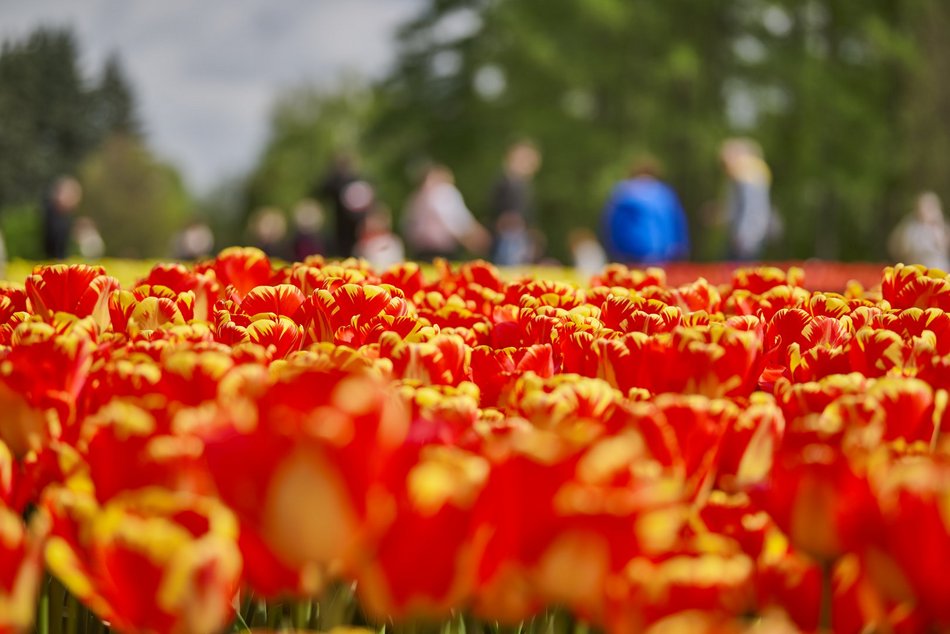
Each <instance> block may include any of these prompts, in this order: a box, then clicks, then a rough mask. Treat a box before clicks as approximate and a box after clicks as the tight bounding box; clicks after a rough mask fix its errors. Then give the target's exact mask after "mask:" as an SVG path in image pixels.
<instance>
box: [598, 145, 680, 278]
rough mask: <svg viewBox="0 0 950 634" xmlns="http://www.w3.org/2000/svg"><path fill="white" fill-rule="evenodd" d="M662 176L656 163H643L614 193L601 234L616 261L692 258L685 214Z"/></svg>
mask: <svg viewBox="0 0 950 634" xmlns="http://www.w3.org/2000/svg"><path fill="white" fill-rule="evenodd" d="M659 172H660V170H659V167H658V166H657V164H656V163H655V162H653V161H650V160H641V161H639V162H637V164H636V165H635V166H634V168H633V170H631V175H630V178H628V179H626V180H624V181H621V182H620V183H618V184H617V185H616V186H615V187H614V189H613V191H612V192H611V194H610V198H609V200H608V201H607V205H606V206H605V207H604V211H603V216H602V225H601V230H602V233H603V239H604V245H605V246H606V248H607V253H608V254H609V256H610V258H611V259H612V260H613V261H616V262H629V263H638V264H662V263H664V262H670V261H673V260H683V259H686V258H687V257H688V256H689V230H688V228H687V224H686V214H685V213H684V212H683V206H682V205H681V204H680V201H679V197H677V195H676V192H675V191H673V188H672V187H670V186H669V185H667V184H666V183H664V182H663V181H662V180H660V177H659Z"/></svg>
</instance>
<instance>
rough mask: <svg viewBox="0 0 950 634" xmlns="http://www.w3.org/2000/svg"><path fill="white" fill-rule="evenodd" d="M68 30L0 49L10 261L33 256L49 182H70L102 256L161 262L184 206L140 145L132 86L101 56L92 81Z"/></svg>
mask: <svg viewBox="0 0 950 634" xmlns="http://www.w3.org/2000/svg"><path fill="white" fill-rule="evenodd" d="M78 58H79V50H78V47H77V45H76V41H75V37H74V36H73V34H72V32H71V31H70V30H68V29H49V28H40V29H38V30H36V31H34V32H33V33H32V34H30V35H29V36H27V37H26V38H24V39H22V40H20V41H13V42H9V43H7V44H5V45H4V46H3V49H2V51H0V122H2V125H0V210H2V213H0V224H2V227H3V229H4V233H5V235H6V238H7V241H8V244H9V251H10V254H11V256H13V257H24V258H40V257H42V255H43V253H42V251H41V246H40V245H41V239H40V236H41V233H42V227H41V222H42V220H41V214H40V210H39V209H38V206H39V204H40V201H41V199H42V198H43V196H44V194H45V192H46V191H47V189H48V187H49V186H50V185H51V183H52V182H53V181H54V180H55V179H56V178H57V177H59V176H61V175H64V174H77V173H78V174H80V175H81V179H80V180H81V181H82V183H83V186H84V188H85V189H86V192H85V202H84V204H83V213H85V214H86V215H89V216H91V217H92V218H93V219H94V220H95V221H96V222H97V224H98V225H99V228H100V232H101V233H102V235H103V238H104V239H105V241H106V245H107V248H108V250H109V253H110V254H116V255H126V256H135V257H141V256H146V255H156V256H157V255H165V254H166V251H167V248H168V242H169V239H170V237H171V232H172V231H173V230H174V229H176V228H177V226H178V224H179V223H180V221H181V220H182V216H183V215H184V213H185V211H186V208H187V206H188V204H189V203H188V199H187V195H186V193H185V190H184V188H183V186H182V183H181V182H180V179H179V177H178V175H177V173H175V172H174V171H173V170H172V169H171V168H170V167H169V166H167V165H163V164H161V163H158V162H157V161H155V159H154V158H153V157H152V156H151V155H150V154H149V152H148V150H147V148H146V147H145V144H144V140H143V139H142V134H141V126H140V123H139V116H138V112H137V105H136V100H135V95H134V92H133V90H132V86H131V84H130V83H129V81H128V79H127V78H126V75H125V72H124V70H123V68H122V64H121V62H120V60H119V58H118V57H117V56H115V55H113V56H110V57H109V58H108V59H107V60H106V63H105V65H104V67H103V69H102V72H101V74H100V76H99V77H98V78H94V79H93V80H92V81H90V80H89V79H87V78H85V77H83V76H82V74H81V73H80V71H79V64H78Z"/></svg>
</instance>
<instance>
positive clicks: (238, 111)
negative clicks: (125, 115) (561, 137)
mask: <svg viewBox="0 0 950 634" xmlns="http://www.w3.org/2000/svg"><path fill="white" fill-rule="evenodd" d="M420 6H421V1H420V0H0V39H3V40H6V39H9V38H11V37H19V36H22V35H24V34H26V33H28V32H29V31H30V30H31V29H33V28H35V27H37V26H40V25H72V26H73V27H74V29H75V31H76V33H77V34H78V36H79V44H80V46H81V49H82V52H83V66H84V69H85V70H86V72H87V74H88V75H91V74H92V73H94V72H98V69H100V68H101V66H102V62H103V60H104V59H105V57H106V56H107V55H108V54H109V53H110V52H112V51H118V52H119V54H120V55H121V57H122V60H123V62H124V63H125V68H126V71H127V73H128V75H129V77H130V79H131V81H132V83H133V85H134V87H135V90H136V93H137V95H138V97H139V106H140V111H141V115H142V118H143V119H144V122H145V125H146V129H147V132H148V136H149V141H150V144H151V146H152V147H153V148H154V149H155V150H156V151H157V152H158V153H159V154H160V155H161V156H163V157H164V158H166V159H168V160H170V161H171V162H173V163H174V164H176V165H177V166H178V167H179V168H181V170H182V172H183V174H184V176H185V178H186V180H187V181H188V183H189V185H191V186H192V187H193V188H195V189H197V190H198V191H199V192H201V191H207V190H208V188H209V187H210V186H212V185H213V184H214V183H215V182H217V181H218V180H219V179H221V178H223V177H226V176H230V175H233V174H236V173H240V172H241V171H242V170H245V169H247V168H248V167H249V166H250V165H251V164H252V162H253V160H254V157H255V156H256V154H257V152H258V150H259V149H260V146H261V144H262V142H263V140H264V137H265V135H266V132H267V116H268V112H269V107H270V105H271V103H272V101H273V98H274V95H275V93H276V91H277V90H278V89H279V88H281V87H283V86H287V85H292V84H296V83H300V82H305V81H316V82H326V81H332V80H333V79H334V78H335V77H337V76H339V75H340V74H341V73H342V72H343V71H349V70H355V71H357V72H359V73H361V74H363V75H366V76H370V77H375V76H379V75H380V74H382V73H384V72H385V71H386V70H387V68H388V67H389V64H390V63H391V61H392V58H393V55H394V35H395V29H396V27H397V26H398V25H399V24H400V23H402V22H403V21H404V20H406V19H408V18H410V17H412V16H413V14H414V13H415V12H416V11H417V10H418V9H419V8H420Z"/></svg>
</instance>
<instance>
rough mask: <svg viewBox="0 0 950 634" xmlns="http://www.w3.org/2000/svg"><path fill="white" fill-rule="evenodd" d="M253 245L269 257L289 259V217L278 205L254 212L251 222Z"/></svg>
mask: <svg viewBox="0 0 950 634" xmlns="http://www.w3.org/2000/svg"><path fill="white" fill-rule="evenodd" d="M249 228H250V231H251V238H252V241H253V246H255V247H257V248H258V249H260V250H261V251H263V252H264V253H266V254H267V255H268V256H269V257H273V258H280V259H282V260H286V259H288V249H287V243H286V239H287V219H286V218H285V217H284V213H283V212H282V211H281V210H280V209H278V208H277V207H262V208H261V209H258V210H257V211H256V212H254V215H253V216H252V217H251V223H250V227H249Z"/></svg>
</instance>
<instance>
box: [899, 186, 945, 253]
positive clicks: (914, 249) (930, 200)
mask: <svg viewBox="0 0 950 634" xmlns="http://www.w3.org/2000/svg"><path fill="white" fill-rule="evenodd" d="M887 248H888V250H889V251H890V253H891V257H893V258H894V259H895V260H897V261H898V262H903V263H904V264H923V265H924V266H926V267H927V268H931V269H940V270H941V271H947V270H948V269H950V261H948V258H950V254H948V251H950V228H948V227H947V221H946V219H945V218H944V215H943V207H942V206H941V204H940V198H939V197H938V196H937V194H935V193H934V192H924V193H922V194H920V196H918V197H917V204H916V207H915V208H914V211H913V213H911V214H908V215H907V216H905V217H904V219H903V220H901V222H900V223H899V224H898V225H897V227H895V228H894V231H892V232H891V235H890V237H889V238H888V241H887Z"/></svg>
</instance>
